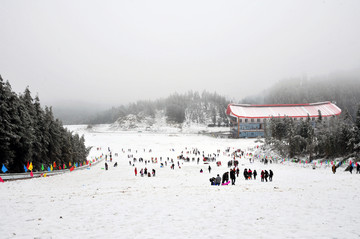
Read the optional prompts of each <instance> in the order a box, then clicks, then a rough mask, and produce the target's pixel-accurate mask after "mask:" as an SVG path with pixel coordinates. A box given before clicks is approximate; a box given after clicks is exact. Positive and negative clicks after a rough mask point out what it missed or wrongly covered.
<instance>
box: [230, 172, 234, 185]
mask: <svg viewBox="0 0 360 239" xmlns="http://www.w3.org/2000/svg"><path fill="white" fill-rule="evenodd" d="M230 179H231V184H232V185H235V169H230Z"/></svg>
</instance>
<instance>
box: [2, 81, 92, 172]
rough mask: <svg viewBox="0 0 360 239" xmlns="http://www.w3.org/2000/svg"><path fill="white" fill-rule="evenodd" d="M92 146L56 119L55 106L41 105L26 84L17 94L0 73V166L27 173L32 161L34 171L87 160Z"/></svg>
mask: <svg viewBox="0 0 360 239" xmlns="http://www.w3.org/2000/svg"><path fill="white" fill-rule="evenodd" d="M88 152H89V149H87V148H86V147H85V139H84V136H81V137H80V136H79V135H78V134H72V132H70V131H69V130H67V129H66V128H64V127H63V125H62V123H61V121H60V120H59V119H55V118H54V115H53V112H52V108H51V107H45V109H43V108H42V107H41V105H40V100H39V97H38V96H36V97H35V98H34V99H33V98H32V96H31V92H30V90H29V88H28V87H27V88H26V89H25V91H24V93H23V94H20V95H17V94H16V93H14V92H13V91H12V89H11V85H10V83H9V82H8V81H6V82H4V80H3V79H2V77H1V76H0V165H2V164H3V165H5V166H6V168H7V169H8V170H9V172H12V173H14V172H24V165H27V163H28V162H32V164H33V170H34V171H39V170H40V169H41V166H42V165H44V166H45V165H50V164H53V162H56V164H57V165H63V164H68V163H69V162H72V163H80V162H84V161H86V157H87V155H88Z"/></svg>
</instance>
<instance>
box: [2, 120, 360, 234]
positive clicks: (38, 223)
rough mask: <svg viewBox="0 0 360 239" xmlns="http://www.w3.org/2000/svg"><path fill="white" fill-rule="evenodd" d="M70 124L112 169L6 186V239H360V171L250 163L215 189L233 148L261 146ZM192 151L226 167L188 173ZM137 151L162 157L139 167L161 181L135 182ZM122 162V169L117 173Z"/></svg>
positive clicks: (193, 165)
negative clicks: (269, 178) (266, 175)
mask: <svg viewBox="0 0 360 239" xmlns="http://www.w3.org/2000/svg"><path fill="white" fill-rule="evenodd" d="M69 128H70V129H71V130H74V131H76V132H79V133H80V134H85V139H86V144H87V146H94V148H93V149H92V151H91V153H90V155H89V158H90V159H91V158H93V157H95V156H99V155H100V154H102V153H103V154H104V155H105V154H108V147H110V149H111V150H112V154H113V162H112V163H110V162H108V164H109V170H108V171H105V170H104V169H103V168H104V163H100V164H99V165H97V166H94V167H92V168H91V169H90V170H82V171H76V172H72V173H66V174H63V175H60V176H53V177H48V178H36V179H32V180H22V181H12V182H5V183H1V184H0V202H1V203H0V215H1V219H0V238H359V237H360V231H359V226H358V214H359V212H360V199H359V195H360V188H359V182H360V175H359V174H358V175H356V174H354V173H353V174H350V173H349V172H344V171H343V170H338V172H337V173H336V174H335V175H334V174H332V172H331V170H330V168H326V167H325V166H323V167H321V168H316V169H315V170H313V169H311V167H304V166H303V165H299V164H292V163H287V165H282V164H268V165H263V164H261V163H260V162H258V161H255V162H254V163H250V162H249V160H248V157H245V158H243V159H241V160H240V167H239V168H240V172H241V175H240V177H239V178H237V181H236V185H235V186H231V185H229V186H210V182H209V178H210V177H212V176H216V174H218V173H219V174H221V175H222V174H223V173H224V172H225V171H227V170H228V168H227V165H226V163H227V161H228V160H229V159H230V157H229V156H228V154H224V153H223V152H224V150H225V149H226V148H227V147H230V148H231V150H233V149H238V148H241V149H242V150H245V151H246V152H250V149H252V148H254V146H256V143H255V142H254V140H251V139H247V140H245V139H242V140H234V139H216V138H211V137H207V136H202V135H190V134H188V135H186V134H173V133H172V134H154V133H138V132H119V131H111V132H110V131H107V130H101V127H98V128H97V130H96V131H95V130H93V131H87V130H86V129H85V128H86V126H71V127H69ZM105 128H107V126H104V128H103V129H105ZM99 147H101V150H97V148H99ZM186 147H187V149H188V150H191V149H192V148H198V149H199V150H200V151H205V153H206V154H207V153H216V151H217V150H218V149H219V150H221V153H220V157H219V158H218V160H219V161H221V162H222V166H220V167H217V166H216V165H215V163H214V162H213V163H210V165H211V167H212V171H211V173H209V172H208V170H207V167H208V165H206V164H203V163H202V162H200V164H197V163H196V161H195V162H183V161H180V166H181V168H179V167H178V166H177V159H176V156H178V155H180V153H181V151H183V150H184V152H185V154H184V155H185V156H189V157H190V158H192V157H195V156H194V155H191V154H186V150H185V148H186ZM122 149H124V151H125V153H123V152H122ZM128 149H132V151H131V153H130V152H128ZM144 149H145V152H144ZM150 149H151V150H152V152H151V153H150V152H149V150H150ZM136 150H137V153H136ZM173 150H174V151H173ZM115 153H118V155H119V156H118V157H116V156H114V155H115ZM128 154H133V155H134V157H135V158H139V157H143V158H144V159H145V160H151V157H157V158H158V163H157V164H155V163H148V164H147V165H145V164H144V163H135V167H136V168H137V169H138V171H140V169H141V168H145V167H147V168H148V169H155V170H156V177H150V178H149V177H140V176H139V175H138V176H136V177H135V175H134V166H130V165H129V160H130V159H129V158H128V157H127V155H128ZM160 157H162V162H165V161H166V158H167V157H169V158H170V159H174V161H175V165H176V167H175V170H171V169H170V165H169V164H168V166H166V167H164V168H160ZM196 157H197V156H196ZM115 162H117V163H118V167H113V164H114V163H115ZM244 168H251V169H252V170H254V169H256V170H257V172H258V173H260V171H261V170H262V169H267V170H269V169H272V170H273V171H274V180H273V182H268V183H262V182H260V180H258V179H257V180H250V181H246V180H244V178H243V177H242V171H243V170H244ZM200 169H203V170H204V173H200V172H199V171H200Z"/></svg>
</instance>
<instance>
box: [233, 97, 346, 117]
mask: <svg viewBox="0 0 360 239" xmlns="http://www.w3.org/2000/svg"><path fill="white" fill-rule="evenodd" d="M324 104H331V102H330V101H326V102H319V103H309V104H283V105H240V104H229V105H228V107H227V109H226V114H227V115H229V116H234V117H237V118H247V119H269V118H286V117H289V118H307V117H319V115H318V114H316V115H302V116H288V115H282V116H280V115H277V116H275V115H269V116H240V115H237V114H235V113H234V112H233V111H232V110H231V108H230V106H241V107H276V106H277V107H281V106H283V107H284V106H286V107H289V106H297V107H299V106H314V105H324ZM334 106H335V107H336V108H337V109H338V110H339V112H338V113H336V114H328V115H321V116H322V117H331V116H339V115H340V114H341V112H342V111H341V109H340V108H339V107H337V106H336V105H334Z"/></svg>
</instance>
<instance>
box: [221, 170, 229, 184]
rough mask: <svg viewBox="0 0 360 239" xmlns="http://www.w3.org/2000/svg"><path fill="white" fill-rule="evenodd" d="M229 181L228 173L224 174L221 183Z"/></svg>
mask: <svg viewBox="0 0 360 239" xmlns="http://www.w3.org/2000/svg"><path fill="white" fill-rule="evenodd" d="M228 181H229V172H226V173H224V174H223V176H222V183H227V182H228Z"/></svg>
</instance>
